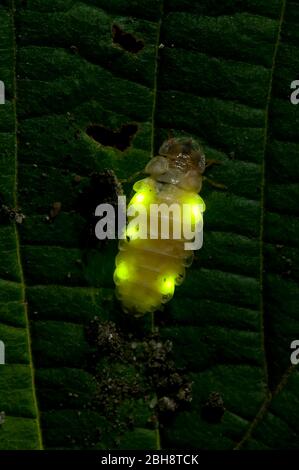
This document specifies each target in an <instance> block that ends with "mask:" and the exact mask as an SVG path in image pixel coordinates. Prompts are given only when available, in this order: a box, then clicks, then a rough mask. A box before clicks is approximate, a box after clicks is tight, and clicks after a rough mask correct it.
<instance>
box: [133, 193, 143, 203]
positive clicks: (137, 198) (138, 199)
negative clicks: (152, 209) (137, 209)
mask: <svg viewBox="0 0 299 470" xmlns="http://www.w3.org/2000/svg"><path fill="white" fill-rule="evenodd" d="M144 199H145V195H144V194H143V193H138V194H136V196H135V200H136V202H138V204H140V203H141V202H143V201H144Z"/></svg>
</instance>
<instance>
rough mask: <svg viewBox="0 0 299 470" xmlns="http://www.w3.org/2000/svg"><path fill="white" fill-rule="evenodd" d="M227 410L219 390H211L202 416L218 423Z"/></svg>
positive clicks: (210, 421) (209, 421)
mask: <svg viewBox="0 0 299 470" xmlns="http://www.w3.org/2000/svg"><path fill="white" fill-rule="evenodd" d="M224 412H225V408H224V402H223V398H222V396H221V395H220V393H218V392H211V393H210V395H209V396H208V400H207V401H206V403H205V404H204V405H203V407H202V411H201V415H202V418H203V419H204V420H205V421H207V422H208V423H213V424H217V423H219V422H220V421H221V418H222V416H223V414H224Z"/></svg>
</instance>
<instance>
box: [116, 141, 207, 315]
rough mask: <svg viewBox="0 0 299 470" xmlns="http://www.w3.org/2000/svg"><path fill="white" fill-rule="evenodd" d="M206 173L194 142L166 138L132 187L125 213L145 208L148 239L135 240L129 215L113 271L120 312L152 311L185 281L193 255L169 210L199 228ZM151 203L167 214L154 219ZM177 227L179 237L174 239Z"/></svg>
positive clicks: (177, 220) (173, 214)
mask: <svg viewBox="0 0 299 470" xmlns="http://www.w3.org/2000/svg"><path fill="white" fill-rule="evenodd" d="M204 169H205V157H204V155H203V153H202V152H201V150H200V148H199V147H198V145H197V144H196V143H195V142H193V141H192V140H186V139H170V140H168V141H166V142H165V143H164V144H163V145H162V146H161V148H160V150H159V156H156V157H154V158H152V159H151V160H150V162H149V163H148V165H147V166H146V168H145V173H147V174H149V177H148V178H145V179H143V180H140V181H137V183H135V185H134V190H135V191H136V194H135V195H134V196H133V198H132V199H131V201H130V203H129V205H128V209H130V207H132V206H134V207H135V206H138V205H139V206H140V205H141V206H142V207H144V208H146V209H147V217H146V220H145V225H146V229H145V232H146V233H145V235H146V236H145V237H144V236H143V237H142V238H140V237H139V236H136V227H134V226H133V227H131V224H130V217H129V224H128V226H127V228H126V239H125V240H121V241H120V243H119V248H120V251H119V253H118V255H117V257H116V269H115V272H114V282H115V284H116V295H117V297H118V298H119V299H120V301H121V303H122V306H123V309H124V311H126V312H131V313H133V314H134V315H136V316H139V315H143V314H145V313H148V312H153V311H155V310H157V309H159V308H160V307H161V306H162V304H164V303H166V302H168V301H169V300H170V299H171V298H172V296H173V294H174V290H175V286H176V285H179V284H181V283H182V282H183V280H184V276H185V268H186V267H187V266H189V265H190V264H191V263H192V260H193V251H192V250H190V249H187V250H186V243H185V242H186V237H185V236H184V230H181V229H182V228H184V227H182V219H181V218H178V215H177V212H175V210H174V209H173V210H170V209H172V208H173V204H174V203H175V205H176V208H177V207H179V208H182V209H183V208H184V209H187V211H189V221H190V223H191V225H192V227H193V228H194V227H195V225H196V224H197V225H196V226H198V225H199V224H200V223H201V224H202V212H203V211H204V203H203V201H202V199H201V197H200V196H199V195H198V194H197V193H198V192H199V191H200V189H201V184H202V173H203V172H204ZM155 204H156V205H159V207H162V206H161V204H164V207H165V205H166V206H167V208H168V212H167V215H166V216H165V215H164V216H163V214H162V212H161V211H158V212H156V218H154V219H153V218H152V217H151V216H152V208H153V207H154V205H155ZM199 208H201V209H199ZM165 219H166V220H165ZM184 220H185V219H184ZM147 222H149V223H147ZM184 223H185V222H184ZM153 225H155V228H154V230H152V228H153ZM178 225H179V227H178ZM143 228H144V227H143ZM178 228H179V229H180V236H176V237H175V236H174V234H175V231H177V229H178ZM139 229H140V227H139ZM170 229H172V235H173V236H172V237H171V236H170V232H171V230H170ZM181 232H183V234H181Z"/></svg>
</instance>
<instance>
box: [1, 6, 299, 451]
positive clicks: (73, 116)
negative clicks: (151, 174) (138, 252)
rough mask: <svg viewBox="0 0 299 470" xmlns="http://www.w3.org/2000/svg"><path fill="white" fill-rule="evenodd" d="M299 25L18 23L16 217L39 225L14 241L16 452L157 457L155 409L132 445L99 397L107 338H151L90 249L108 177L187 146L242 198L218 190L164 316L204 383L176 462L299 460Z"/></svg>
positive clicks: (5, 151)
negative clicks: (97, 195)
mask: <svg viewBox="0 0 299 470" xmlns="http://www.w3.org/2000/svg"><path fill="white" fill-rule="evenodd" d="M2 3H3V2H2ZM298 18H299V3H298V2H297V1H296V2H294V1H293V2H289V1H286V0H275V1H272V2H271V4H270V2H268V1H266V0H263V1H260V0H259V1H258V0H254V1H250V2H249V1H247V0H242V1H239V0H225V1H222V2H219V1H211V0H210V1H207V0H203V1H201V2H197V3H196V2H191V0H172V1H167V0H165V1H163V0H155V1H152V2H146V1H144V2H137V1H136V0H130V1H125V0H110V1H109V2H106V1H104V0H85V1H82V0H81V1H75V0H51V1H50V0H46V1H45V0H27V1H26V2H23V1H21V0H19V1H17V2H16V3H15V2H14V1H13V0H11V1H7V2H4V5H2V6H0V21H1V26H2V27H1V32H0V35H1V36H0V39H1V55H0V79H1V80H3V81H4V82H5V85H6V99H7V101H6V105H5V106H2V105H1V106H0V142H1V156H0V194H1V199H2V200H3V202H2V201H1V203H2V204H5V205H6V206H8V207H10V208H14V209H16V208H20V209H21V211H22V213H23V214H25V216H26V218H25V220H24V221H23V223H22V224H21V225H20V226H19V227H16V226H15V225H16V224H14V223H6V222H5V223H1V224H0V261H1V263H0V279H1V280H0V322H1V324H0V339H1V340H3V341H4V343H5V345H6V362H7V363H6V365H5V366H0V367H1V375H0V411H2V410H3V411H5V413H6V421H5V423H4V424H3V425H2V426H0V448H2V449H39V448H41V447H43V448H46V449H53V448H67V449H80V448H98V449H101V448H112V447H120V448H125V449H127V448H137V447H138V448H144V449H147V448H157V445H158V440H157V433H156V431H155V430H153V429H149V428H148V422H147V421H148V418H149V412H148V406H147V404H146V402H145V401H144V400H141V402H138V401H137V400H134V397H132V399H131V400H130V402H129V404H125V406H124V409H123V411H122V413H123V414H125V415H126V414H127V415H128V416H129V415H131V414H133V416H134V422H135V427H134V429H132V430H127V432H124V433H122V435H121V436H119V432H118V431H113V430H111V428H110V427H109V422H107V417H105V416H104V415H103V410H102V409H101V406H100V403H99V402H97V399H96V397H97V392H98V385H99V384H98V383H97V373H95V370H94V368H95V367H97V368H98V371H99V369H100V368H101V367H102V366H103V363H102V362H101V361H99V363H98V364H95V363H94V360H93V361H91V357H92V353H93V352H94V351H93V348H92V345H91V344H90V342H89V340H88V337H87V335H86V328H87V327H88V325H90V322H91V321H92V320H93V319H94V317H95V316H97V317H99V318H100V319H101V320H113V321H115V322H116V323H117V325H118V326H119V327H120V328H122V329H123V331H124V332H125V333H126V334H129V333H130V332H131V328H136V327H137V328H138V329H139V330H142V329H144V331H148V330H149V329H150V326H149V325H148V322H147V321H146V319H145V321H144V320H140V321H137V322H135V323H134V322H132V321H129V319H125V321H124V317H123V314H122V313H121V311H120V309H119V305H118V304H117V302H116V300H115V298H114V294H113V289H114V287H113V281H112V272H113V263H114V256H115V254H116V244H110V245H109V246H104V247H96V248H93V247H91V248H90V247H87V248H86V247H85V246H82V236H83V235H85V239H86V235H87V233H88V230H87V228H88V227H86V226H87V222H88V221H87V219H88V217H87V216H86V214H85V213H84V212H82V210H80V209H78V201H81V202H82V195H83V196H84V194H86V189H88V188H90V185H91V180H92V178H91V176H90V175H91V173H92V172H101V171H103V170H104V169H106V168H109V169H113V170H114V172H115V173H116V175H117V177H118V178H129V177H130V176H131V175H132V174H134V173H136V172H137V171H140V170H142V168H144V166H145V164H146V162H147V161H148V159H149V158H150V156H151V155H152V154H154V153H155V152H157V150H158V148H159V145H160V144H161V142H162V141H163V140H164V139H165V138H167V136H168V134H169V131H171V133H172V134H173V135H188V136H190V135H191V136H193V137H194V138H195V139H196V140H198V141H200V142H201V143H202V145H203V147H204V149H205V153H206V155H207V158H211V159H217V160H221V162H222V164H221V165H218V166H214V167H212V169H209V170H208V172H207V174H208V176H209V178H213V179H214V180H215V181H217V182H219V183H222V184H225V185H226V186H227V188H228V189H227V190H226V191H223V190H219V189H215V188H213V187H211V186H209V185H208V183H205V186H204V189H203V198H204V200H205V202H206V205H207V210H206V217H205V235H204V246H203V248H202V250H200V251H199V252H197V253H196V259H195V262H194V264H193V265H192V267H191V268H190V269H189V271H188V274H187V279H186V281H185V282H184V284H183V285H182V286H181V287H180V288H178V289H177V292H176V295H175V298H174V299H173V301H172V302H171V303H170V304H168V306H167V308H166V309H165V311H164V312H163V313H157V314H156V315H155V324H156V325H158V326H159V329H160V333H161V335H162V337H163V338H165V339H171V340H172V341H173V345H174V353H175V361H176V364H177V366H178V367H182V368H184V369H186V371H187V372H188V374H189V376H190V378H191V379H192V380H193V383H194V384H193V401H192V404H191V406H190V407H189V408H188V409H187V410H184V411H178V412H175V414H174V416H173V419H172V421H171V422H170V423H169V422H165V423H162V424H163V427H161V431H160V433H161V446H162V447H163V448H181V449H183V448H189V449H190V448H204V449H231V448H250V449H252V448H258V449H263V448H267V449H271V448H272V449H275V448H296V447H297V442H298V434H299V427H298V426H299V425H298V423H297V422H296V419H295V416H296V411H298V406H299V405H298V400H297V398H296V388H297V386H298V384H297V382H298V373H297V372H296V371H294V370H293V369H292V370H291V371H289V366H290V358H289V357H290V352H291V351H290V343H291V341H292V340H294V339H296V331H297V330H298V326H299V325H298V314H297V307H298V300H299V297H298V294H299V292H298V284H297V282H298V269H297V263H296V260H297V259H298V248H299V247H298V237H297V233H298V230H297V229H298V217H297V216H298V209H297V206H296V200H297V197H298V192H299V191H298V183H297V181H298V173H299V165H298V160H296V155H297V152H298V137H297V135H298V133H297V129H298V124H299V114H298V107H296V106H293V105H292V104H291V103H290V101H289V94H290V84H291V82H292V81H293V80H294V79H295V78H296V74H297V70H298V63H299V43H298V41H299V39H298V32H297V31H298V22H299V19H298ZM113 132H114V134H113ZM124 135H125V139H124ZM93 137H94V138H93ZM117 139H124V140H122V141H121V144H120V143H119V140H117ZM97 140H99V141H100V142H97ZM101 142H102V144H101ZM103 142H104V145H103ZM113 142H114V145H113ZM111 143H112V145H111ZM107 144H108V145H107ZM109 144H110V145H109ZM119 145H120V147H119ZM125 189H126V191H127V192H128V194H129V192H130V190H131V187H130V185H126V186H125ZM96 202H97V201H94V200H93V201H92V204H95V205H96ZM57 203H59V205H58V206H57ZM53 204H54V206H53ZM55 204H56V205H55ZM85 206H86V204H85ZM53 207H59V210H58V211H57V213H55V211H54V213H53ZM51 209H52V210H51ZM85 209H86V207H85ZM87 209H89V210H91V212H92V208H90V207H87ZM85 241H86V240H85ZM133 323H134V325H133ZM98 371H97V372H98ZM111 373H112V374H114V377H115V378H117V377H118V376H119V375H120V376H122V374H124V376H126V374H127V375H128V376H130V370H128V371H127V372H123V371H122V372H120V370H119V369H118V368H117V367H112V366H111ZM153 392H154V391H153ZM211 392H217V393H218V394H220V396H221V397H222V399H223V402H224V407H225V412H224V415H223V417H222V419H220V420H219V422H217V423H215V422H214V423H211V422H209V421H208V420H207V419H206V417H205V416H204V414H203V407H204V406H205V404H206V402H207V401H208V400H209V396H210V394H211ZM37 403H38V405H37ZM99 430H100V431H101V432H100V433H99ZM41 441H42V444H41Z"/></svg>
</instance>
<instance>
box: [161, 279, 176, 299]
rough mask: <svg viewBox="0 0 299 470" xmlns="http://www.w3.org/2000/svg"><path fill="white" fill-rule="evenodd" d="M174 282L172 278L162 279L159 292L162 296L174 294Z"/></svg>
mask: <svg viewBox="0 0 299 470" xmlns="http://www.w3.org/2000/svg"><path fill="white" fill-rule="evenodd" d="M174 287H175V280H174V278H173V277H170V276H169V277H164V278H163V279H162V281H161V283H160V292H161V294H163V295H172V294H173V293H174Z"/></svg>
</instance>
